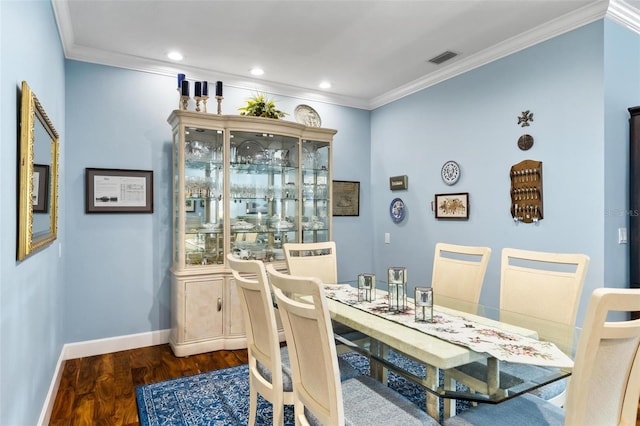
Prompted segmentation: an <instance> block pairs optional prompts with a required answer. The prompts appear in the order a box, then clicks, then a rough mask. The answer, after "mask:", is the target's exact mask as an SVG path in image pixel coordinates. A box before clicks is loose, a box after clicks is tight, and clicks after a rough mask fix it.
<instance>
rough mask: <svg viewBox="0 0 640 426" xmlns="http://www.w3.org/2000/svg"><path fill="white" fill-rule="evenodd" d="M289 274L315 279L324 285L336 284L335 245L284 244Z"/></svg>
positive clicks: (333, 243)
mask: <svg viewBox="0 0 640 426" xmlns="http://www.w3.org/2000/svg"><path fill="white" fill-rule="evenodd" d="M282 248H283V249H284V256H285V259H286V260H287V268H288V269H289V274H291V275H294V276H296V277H316V278H319V279H320V281H322V282H323V283H326V284H337V282H338V261H337V257H336V243H335V242H333V241H326V242H320V243H285V244H283V245H282Z"/></svg>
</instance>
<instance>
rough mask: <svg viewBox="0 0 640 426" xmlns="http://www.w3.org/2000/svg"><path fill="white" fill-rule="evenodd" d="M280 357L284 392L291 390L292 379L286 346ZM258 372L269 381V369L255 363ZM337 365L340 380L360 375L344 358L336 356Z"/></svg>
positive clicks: (281, 349) (282, 349) (281, 350)
mask: <svg viewBox="0 0 640 426" xmlns="http://www.w3.org/2000/svg"><path fill="white" fill-rule="evenodd" d="M280 359H281V362H282V387H283V390H284V391H285V392H292V391H293V381H292V379H291V361H289V350H288V349H287V347H286V346H283V347H282V348H280ZM257 366H258V372H259V373H260V374H261V375H262V377H264V378H265V380H267V381H269V382H271V371H270V370H269V369H268V368H267V367H265V366H264V365H262V364H261V363H260V362H258V363H257ZM338 367H339V368H340V380H341V381H345V380H348V379H352V378H354V377H357V376H360V375H361V374H360V372H359V371H358V370H356V369H355V368H354V367H353V366H352V365H351V364H349V363H348V362H347V361H345V360H344V359H342V358H340V357H338Z"/></svg>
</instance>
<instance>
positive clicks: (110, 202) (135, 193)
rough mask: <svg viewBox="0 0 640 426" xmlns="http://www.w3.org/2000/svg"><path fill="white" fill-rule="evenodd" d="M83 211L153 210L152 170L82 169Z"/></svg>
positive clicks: (143, 211)
mask: <svg viewBox="0 0 640 426" xmlns="http://www.w3.org/2000/svg"><path fill="white" fill-rule="evenodd" d="M84 176H85V212H86V213H153V170H122V169H93V168H87V169H85V174H84Z"/></svg>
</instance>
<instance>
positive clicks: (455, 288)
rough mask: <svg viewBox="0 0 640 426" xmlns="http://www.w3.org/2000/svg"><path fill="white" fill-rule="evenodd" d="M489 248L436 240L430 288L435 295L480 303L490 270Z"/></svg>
mask: <svg viewBox="0 0 640 426" xmlns="http://www.w3.org/2000/svg"><path fill="white" fill-rule="evenodd" d="M490 256H491V249H490V248H489V247H471V246H459V245H454V244H446V243H437V244H436V252H435V255H434V258H433V274H432V277H431V287H433V292H434V294H435V295H436V297H437V296H438V295H443V296H447V297H453V298H455V299H460V300H464V301H467V302H471V303H478V301H479V300H480V291H481V290H482V283H483V282H484V276H485V274H486V272H487V265H488V264H489V257H490Z"/></svg>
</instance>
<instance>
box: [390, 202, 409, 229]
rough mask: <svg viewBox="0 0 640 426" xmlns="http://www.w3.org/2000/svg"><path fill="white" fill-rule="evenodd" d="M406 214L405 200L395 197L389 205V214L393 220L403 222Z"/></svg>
mask: <svg viewBox="0 0 640 426" xmlns="http://www.w3.org/2000/svg"><path fill="white" fill-rule="evenodd" d="M406 214H407V209H406V206H405V205H404V201H402V199H400V198H394V199H393V201H391V205H390V206H389V215H390V216H391V220H393V221H394V222H395V223H398V222H402V220H403V219H404V217H405V215H406Z"/></svg>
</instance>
